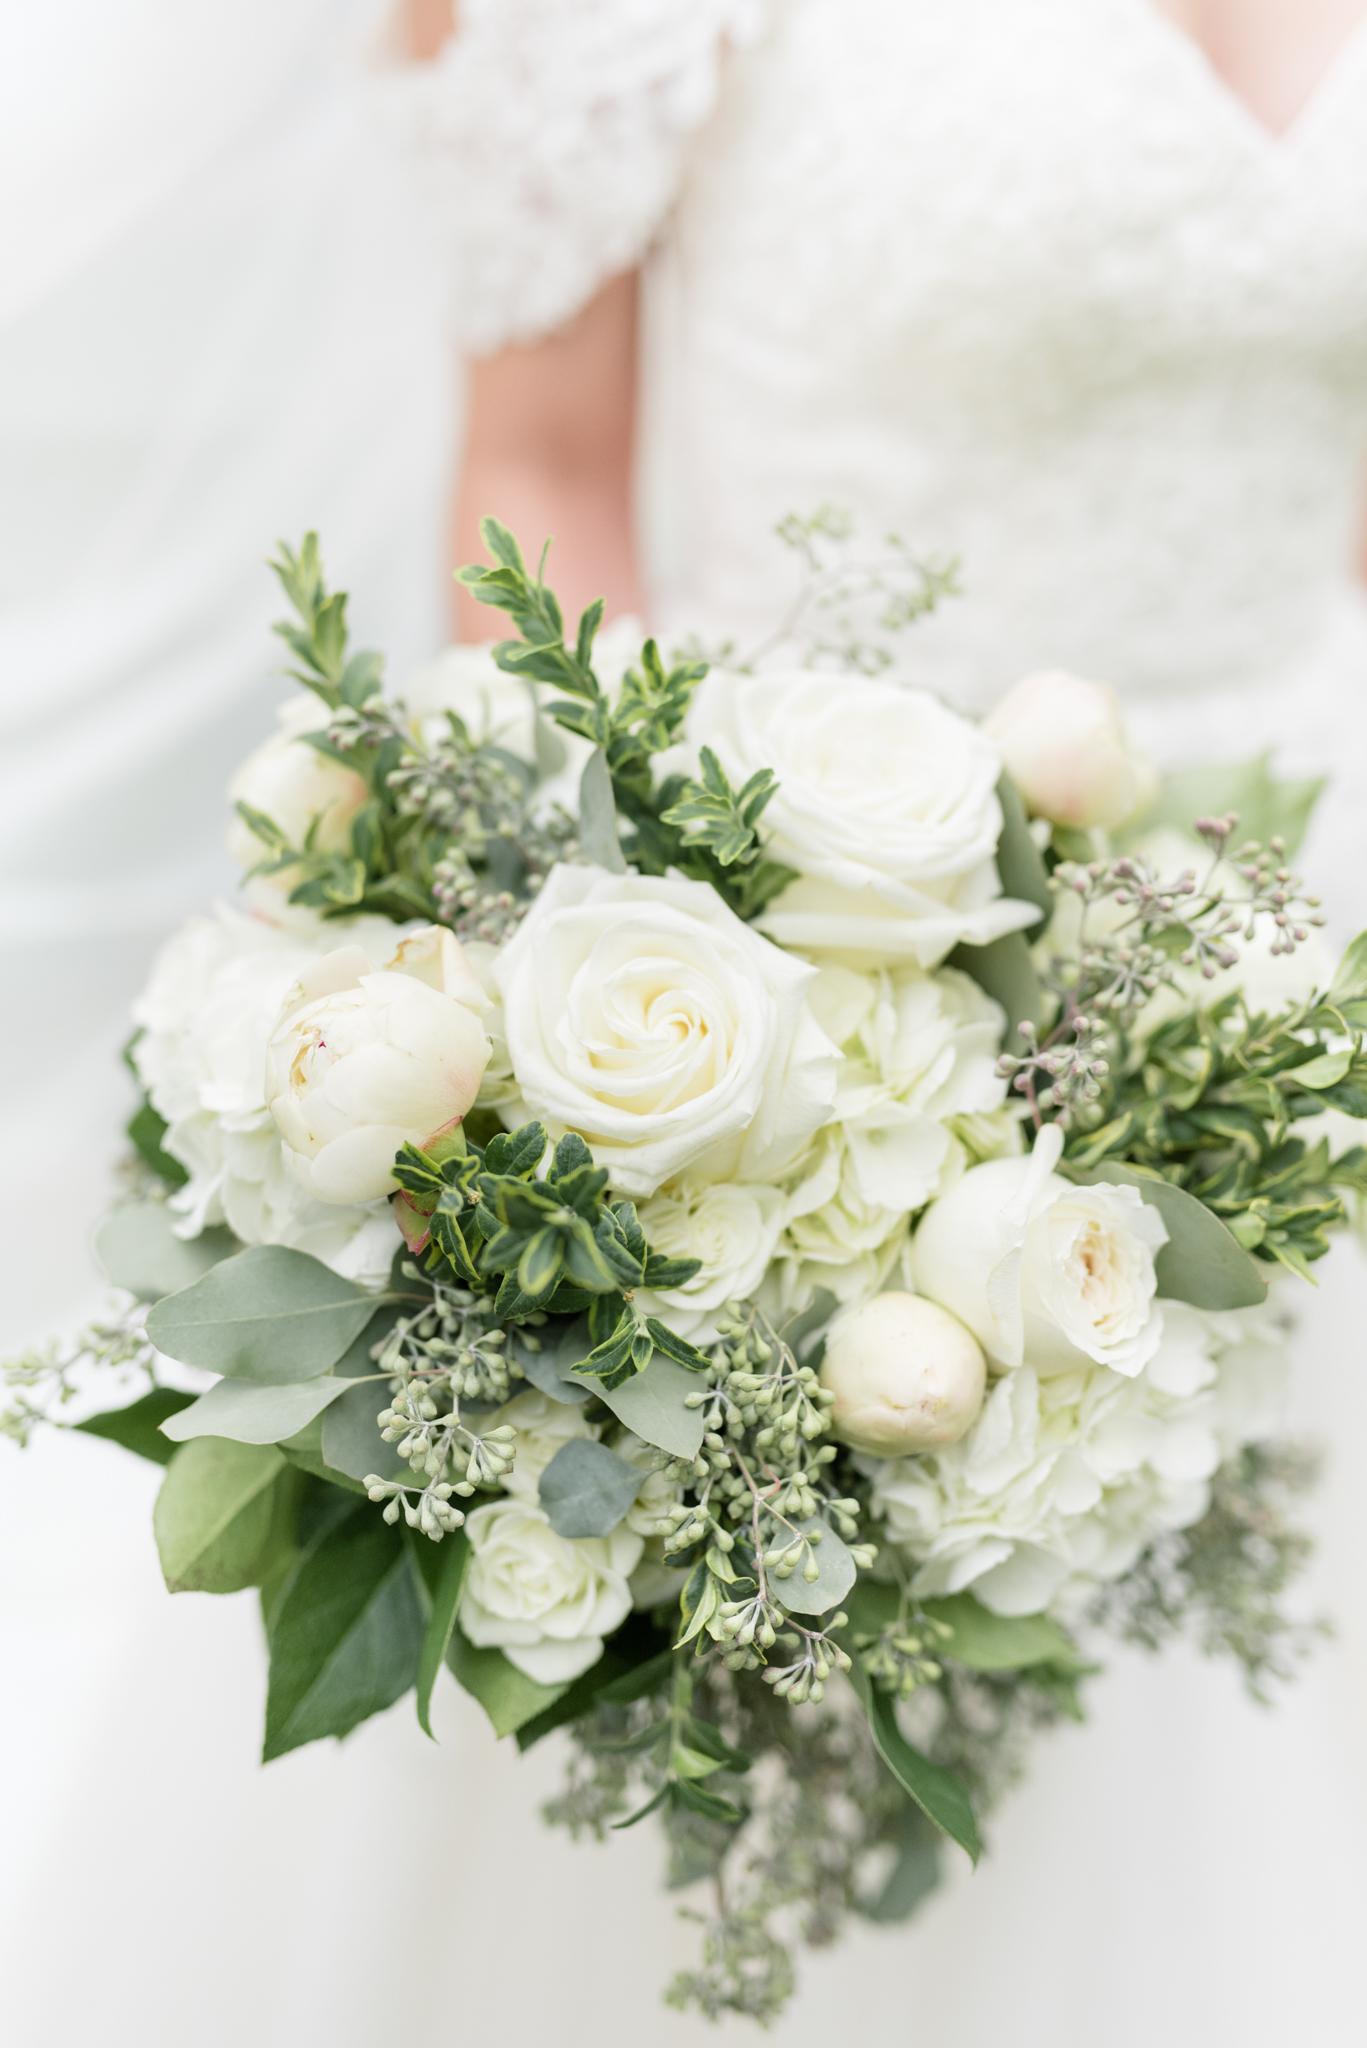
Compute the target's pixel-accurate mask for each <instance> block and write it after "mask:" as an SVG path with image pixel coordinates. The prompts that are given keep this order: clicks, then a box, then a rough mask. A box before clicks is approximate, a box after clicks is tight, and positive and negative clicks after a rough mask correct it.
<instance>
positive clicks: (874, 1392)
mask: <svg viewBox="0 0 1367 2048" xmlns="http://www.w3.org/2000/svg"><path fill="white" fill-rule="evenodd" d="M821 1384H822V1386H823V1387H826V1388H828V1389H829V1390H830V1391H831V1392H832V1393H833V1394H834V1395H835V1406H834V1407H833V1408H832V1410H831V1425H832V1427H833V1428H834V1430H835V1433H836V1435H837V1436H838V1437H840V1438H841V1439H842V1440H843V1441H844V1442H845V1443H847V1444H849V1445H851V1446H852V1448H853V1449H854V1450H856V1451H865V1452H867V1453H869V1454H870V1455H871V1456H873V1457H876V1458H900V1457H904V1456H905V1455H906V1454H907V1453H908V1452H909V1451H927V1450H936V1449H938V1448H939V1447H940V1446H941V1445H944V1444H952V1443H956V1442H957V1441H958V1439H959V1438H960V1437H961V1436H962V1435H963V1433H964V1431H965V1430H966V1429H968V1428H969V1426H970V1425H971V1424H972V1422H973V1421H974V1420H975V1418H976V1416H977V1413H978V1410H979V1409H980V1408H981V1407H982V1404H983V1394H984V1391H985V1390H986V1386H987V1361H986V1359H985V1358H984V1357H983V1354H982V1349H981V1347H980V1345H979V1344H978V1342H977V1340H976V1338H975V1337H974V1336H973V1335H972V1333H971V1331H969V1330H966V1329H965V1328H964V1326H963V1324H962V1323H961V1322H959V1321H958V1320H957V1319H956V1318H955V1317H954V1316H952V1315H950V1314H949V1313H948V1311H947V1310H946V1309H942V1308H940V1307H939V1306H938V1305H937V1304H936V1303H935V1302H933V1301H924V1300H922V1298H921V1297H920V1296H919V1295H915V1294H902V1293H899V1292H895V1291H893V1292H889V1293H887V1294H876V1295H875V1296H874V1297H873V1300H872V1301H866V1302H864V1303H862V1304H861V1305H860V1306H859V1307H858V1308H855V1309H846V1311H845V1312H844V1314H843V1315H840V1316H837V1317H836V1319H835V1321H834V1322H833V1323H832V1325H831V1328H830V1332H829V1334H828V1336H827V1338H826V1355H825V1357H824V1359H823V1360H822V1365H821Z"/></svg>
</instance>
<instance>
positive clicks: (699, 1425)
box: [592, 1351, 703, 1458]
mask: <svg viewBox="0 0 1367 2048" xmlns="http://www.w3.org/2000/svg"><path fill="white" fill-rule="evenodd" d="M592 1391H593V1392H594V1393H595V1394H596V1395H597V1396H598V1398H599V1400H600V1401H605V1402H606V1403H607V1405H608V1407H609V1408H611V1410H612V1412H613V1414H614V1415H615V1416H616V1417H617V1419H618V1421H619V1422H624V1423H625V1424H626V1426H627V1428H628V1429H633V1430H635V1432H636V1434H637V1436H639V1437H641V1438H642V1439H643V1440H644V1441H645V1442H646V1443H648V1444H654V1445H655V1446H656V1448H657V1449H658V1450H661V1451H668V1452H669V1455H670V1456H671V1458H696V1457H697V1455H698V1451H699V1448H700V1447H701V1444H702V1431H703V1422H702V1409H701V1408H700V1407H698V1408H686V1407H685V1406H684V1402H685V1400H686V1399H687V1397H688V1396H689V1395H690V1394H696V1393H698V1392H699V1382H698V1375H697V1374H696V1373H694V1372H689V1371H688V1369H687V1368H686V1367H685V1366H682V1365H676V1364H675V1363H674V1360H673V1359H672V1358H666V1357H665V1356H664V1354H663V1352H660V1351H657V1352H656V1353H655V1356H654V1357H653V1358H652V1359H651V1361H650V1363H649V1365H648V1366H646V1368H645V1370H644V1371H643V1372H638V1373H635V1374H634V1375H633V1376H632V1378H631V1379H629V1380H623V1382H622V1384H621V1386H620V1387H610V1386H608V1384H607V1382H606V1381H605V1380H596V1381H595V1382H594V1385H593V1389H592Z"/></svg>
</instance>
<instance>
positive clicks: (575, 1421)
mask: <svg viewBox="0 0 1367 2048" xmlns="http://www.w3.org/2000/svg"><path fill="white" fill-rule="evenodd" d="M505 1423H507V1424H510V1425H511V1427H512V1428H513V1429H515V1430H516V1432H517V1434H516V1436H515V1437H514V1438H513V1462H512V1467H511V1469H510V1470H509V1471H508V1472H507V1474H506V1475H505V1477H504V1480H503V1485H504V1489H505V1491H507V1492H508V1493H511V1494H513V1495H515V1496H516V1498H517V1499H519V1500H530V1501H539V1500H540V1498H541V1475H542V1473H543V1472H544V1471H545V1469H546V1467H547V1466H548V1465H549V1464H550V1462H551V1460H552V1458H554V1457H555V1455H556V1453H557V1452H558V1451H560V1450H561V1449H563V1447H564V1446H565V1445H566V1444H567V1443H568V1442H569V1440H570V1438H571V1437H575V1436H587V1437H594V1438H596V1437H597V1435H598V1431H597V1430H596V1429H595V1428H594V1426H593V1425H592V1423H589V1422H586V1421H585V1420H584V1410H583V1408H582V1407H581V1406H580V1405H579V1404H578V1403H577V1402H574V1401H552V1400H551V1398H550V1396H549V1395H548V1394H543V1393H541V1392H540V1390H539V1389H537V1388H532V1387H529V1388H528V1389H527V1391H526V1392H525V1393H522V1394H515V1395H514V1396H513V1398H512V1400H511V1401H507V1402H505V1403H504V1405H503V1407H502V1408H500V1409H499V1410H498V1411H497V1413H496V1414H494V1415H490V1416H489V1417H488V1418H487V1419H486V1420H485V1421H484V1422H483V1423H481V1425H480V1427H481V1429H483V1430H485V1431H486V1432H487V1431H488V1430H491V1429H498V1428H501V1427H502V1426H503V1425H504V1424H505Z"/></svg>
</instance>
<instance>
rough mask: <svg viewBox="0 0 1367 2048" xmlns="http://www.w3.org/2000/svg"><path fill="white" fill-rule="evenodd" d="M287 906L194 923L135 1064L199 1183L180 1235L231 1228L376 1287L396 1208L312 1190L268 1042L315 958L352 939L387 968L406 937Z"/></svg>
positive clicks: (186, 1196)
mask: <svg viewBox="0 0 1367 2048" xmlns="http://www.w3.org/2000/svg"><path fill="white" fill-rule="evenodd" d="M275 901H276V905H277V914H276V915H275V916H273V917H267V916H261V915H247V914H245V913H244V912H242V911H240V910H236V909H230V908H228V907H227V906H226V905H219V906H218V907H217V909H215V910H214V911H213V912H212V913H211V914H210V915H208V916H204V917H194V918H191V919H189V920H188V922H187V923H185V924H184V925H182V926H181V928H180V929H179V931H177V932H175V933H174V934H173V935H172V937H171V938H170V939H168V940H167V942H166V944H165V945H164V946H163V947H162V948H161V950H160V952H159V953H158V955H157V958H156V962H155V964H154V966H153V969H152V974H151V978H150V980H149V982H148V985H147V987H146V989H145V990H144V991H143V993H142V994H141V995H140V996H139V998H138V1000H137V1003H136V1004H135V1005H134V1017H135V1019H136V1021H137V1023H138V1024H139V1025H140V1026H141V1027H142V1028H141V1032H140V1035H139V1037H138V1040H137V1043H136V1046H135V1048H134V1053H133V1058H134V1062H135V1064H136V1066H137V1069H138V1074H139V1077H140V1079H141V1080H142V1082H143V1085H144V1086H145V1087H146V1089H147V1091H148V1095H149V1097H150V1099H151V1102H152V1106H153V1108H154V1109H155V1110H156V1111H157V1112H158V1114H159V1115H161V1116H163V1117H165V1119H166V1121H167V1124H168V1127H169V1128H168V1129H167V1132H166V1135H165V1138H164V1139H163V1141H162V1142H163V1144H164V1145H165V1148H166V1150H167V1151H168V1152H170V1154H171V1155H172V1157H173V1158H175V1159H178V1160H179V1161H180V1163H181V1164H182V1165H183V1166H184V1167H185V1169H186V1171H187V1172H188V1174H189V1176H190V1178H189V1181H188V1183H187V1184H186V1186H185V1187H183V1188H181V1189H179V1190H178V1191H177V1192H176V1193H175V1194H174V1195H172V1197H171V1203H170V1206H171V1208H172V1209H173V1210H174V1211H175V1212H176V1213H177V1215H178V1218H179V1220H178V1222H177V1224H176V1229H177V1233H178V1234H179V1235H181V1236H185V1237H194V1236H197V1235H198V1234H199V1232H200V1231H201V1230H203V1229H205V1228H206V1227H207V1226H208V1225H210V1224H217V1223H226V1224H227V1225H228V1227H229V1228H230V1229H231V1230H233V1231H234V1232H235V1233H236V1234H237V1236H238V1237H239V1238H241V1240H242V1242H243V1243H244V1244H285V1245H291V1246H293V1247H295V1248H296V1249H297V1250H300V1251H307V1252H311V1253H313V1255H314V1256H315V1257H317V1258H320V1259H322V1260H324V1262H325V1263H326V1264H328V1265H330V1266H333V1267H334V1268H335V1269H336V1270H337V1271H338V1272H341V1273H345V1274H346V1275H347V1276H348V1278H351V1279H356V1280H361V1281H364V1282H367V1283H374V1284H376V1285H378V1284H379V1283H380V1282H382V1281H383V1280H384V1279H385V1277H386V1276H387V1274H388V1272H389V1266H390V1261H391V1259H392V1258H393V1255H394V1251H395V1248H396V1247H397V1245H398V1243H399V1237H398V1232H397V1229H396V1227H395V1223H394V1219H393V1216H392V1215H391V1213H390V1209H389V1205H388V1203H380V1204H379V1205H378V1206H376V1205H371V1206H365V1205H360V1206H356V1207H350V1208H341V1207H338V1206H336V1205H332V1204H324V1203H321V1202H316V1201H313V1200H312V1199H311V1198H310V1197H309V1196H308V1195H306V1194H305V1192H304V1190H303V1189H302V1188H301V1187H300V1185H299V1183H298V1181H297V1180H296V1179H295V1177H294V1175H293V1174H292V1173H291V1172H290V1171H289V1170H288V1168H287V1167H286V1165H285V1162H284V1156H283V1152H282V1148H281V1144H280V1136H279V1133H278V1132H277V1130H276V1128H275V1125H274V1122H273V1121H272V1119H271V1115H270V1112H269V1110H268V1109H267V1108H266V1099H265V1085H264V1084H265V1065H266V1041H267V1039H268V1038H269V1036H270V1033H271V1029H272V1026H273V1025H274V1023H275V1019H276V1018H277V1016H278V1015H279V1013H280V1005H281V1003H282V1001H283V1000H284V997H285V995H286V993H287V991H288V990H289V988H290V987H291V985H292V984H293V983H294V982H296V981H297V980H298V979H299V976H300V974H301V973H302V972H303V971H304V970H305V968H306V967H307V966H308V965H309V963H310V961H311V960H314V959H316V958H317V957H318V956H319V955H320V954H321V953H323V952H325V951H331V950H333V949H334V948H335V947H336V945H337V943H338V940H339V939H340V938H345V939H347V940H348V941H350V942H351V943H352V944H353V945H359V946H360V947H362V948H363V949H364V951H365V953H366V956H367V958H368V960H369V961H370V963H371V965H372V966H378V965H379V964H380V963H381V962H382V961H384V960H386V959H388V958H389V956H390V955H391V953H392V952H393V950H394V942H395V939H396V937H398V936H399V933H398V932H397V931H396V928H395V926H394V925H392V924H391V923H390V922H389V920H388V919H387V918H381V917H360V918H354V919H351V920H349V921H348V922H347V923H346V924H339V923H325V922H324V921H323V920H322V919H321V918H320V917H319V916H318V914H317V912H316V911H312V910H307V909H299V908H297V907H296V908H289V909H287V908H286V907H285V906H284V905H283V904H282V903H280V900H279V898H278V897H277V898H276V899H275Z"/></svg>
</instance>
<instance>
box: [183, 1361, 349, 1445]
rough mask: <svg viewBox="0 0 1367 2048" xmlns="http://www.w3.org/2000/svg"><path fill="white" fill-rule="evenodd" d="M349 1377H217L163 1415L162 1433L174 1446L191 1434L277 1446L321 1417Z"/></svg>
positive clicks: (347, 1384)
mask: <svg viewBox="0 0 1367 2048" xmlns="http://www.w3.org/2000/svg"><path fill="white" fill-rule="evenodd" d="M354 1385H355V1381H354V1380H338V1379H333V1378H332V1376H331V1374H328V1375H327V1376H326V1377H325V1378H323V1379H316V1380H306V1381H305V1382H304V1384H303V1385H302V1386H290V1387H261V1386H255V1385H253V1384H252V1382H251V1381H249V1380H219V1381H218V1383H217V1384H216V1385H215V1386H212V1387H210V1389H209V1391H208V1393H207V1394H201V1395H200V1397H199V1399H198V1400H197V1401H192V1402H191V1403H190V1406H189V1407H188V1408H182V1409H181V1410H180V1412H179V1413H178V1414H176V1415H171V1416H168V1417H167V1419H166V1421H165V1422H163V1424H162V1431H163V1433H164V1434H165V1435H166V1436H169V1437H170V1439H171V1441H172V1443H174V1444H185V1443H189V1441H190V1439H191V1438H192V1437H196V1436H225V1437H231V1438H232V1440H233V1442H234V1443H239V1444H278V1443H280V1442H282V1441H283V1440H284V1438H286V1437H288V1436H293V1435H295V1433H296V1432H297V1431H298V1430H301V1429H302V1428H303V1427H304V1425H305V1423H308V1422H312V1420H313V1418H314V1416H315V1415H321V1414H322V1412H323V1410H324V1409H325V1408H326V1407H327V1405H328V1402H329V1401H335V1400H337V1399H338V1398H339V1397H340V1396H341V1395H342V1394H345V1393H346V1392H347V1391H348V1389H349V1388H351V1387H353V1386H354Z"/></svg>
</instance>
